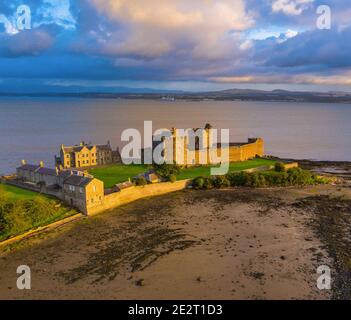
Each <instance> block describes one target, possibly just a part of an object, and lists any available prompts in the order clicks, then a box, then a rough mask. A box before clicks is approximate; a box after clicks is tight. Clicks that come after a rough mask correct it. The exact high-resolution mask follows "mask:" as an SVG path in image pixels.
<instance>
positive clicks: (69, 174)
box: [16, 161, 104, 214]
mask: <svg viewBox="0 0 351 320" xmlns="http://www.w3.org/2000/svg"><path fill="white" fill-rule="evenodd" d="M16 175H17V183H18V184H19V185H20V186H21V187H25V188H26V187H27V188H30V189H32V190H35V191H38V192H42V193H45V194H50V195H54V196H56V197H57V198H59V199H61V200H63V201H64V202H66V203H67V204H69V205H71V206H73V207H76V208H78V209H79V210H81V211H82V212H83V213H85V214H87V213H88V212H89V210H90V209H92V208H94V207H97V206H100V205H102V204H103V202H104V183H103V182H102V181H100V180H98V179H95V178H94V177H93V176H91V175H88V174H85V173H84V172H81V171H77V170H62V171H59V170H58V169H57V168H56V169H50V168H45V167H44V163H43V162H41V163H40V164H39V165H33V164H27V163H26V162H25V161H22V165H21V166H20V167H18V168H17V169H16Z"/></svg>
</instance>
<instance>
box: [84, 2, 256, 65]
mask: <svg viewBox="0 0 351 320" xmlns="http://www.w3.org/2000/svg"><path fill="white" fill-rule="evenodd" d="M90 1H91V3H92V4H93V5H94V6H95V7H96V8H97V9H98V10H99V12H101V13H103V14H105V15H107V16H108V17H109V19H111V20H112V21H116V22H118V23H119V24H121V25H122V26H123V27H124V28H125V30H126V34H125V36H124V37H120V36H118V39H119V41H118V42H117V43H114V44H113V45H112V44H108V45H107V46H106V48H105V49H106V50H107V51H108V52H113V53H115V54H136V55H141V56H148V57H157V56H160V55H163V54H167V53H170V52H172V51H174V50H177V51H178V52H181V51H182V50H184V49H186V50H189V49H190V50H191V53H192V54H193V56H194V57H197V58H208V59H216V58H223V56H225V55H227V54H229V53H230V51H232V50H234V48H235V47H234V44H235V42H236V41H237V40H238V38H237V37H236V36H235V34H234V32H238V31H242V30H246V29H247V28H249V27H250V26H252V25H253V19H252V17H251V16H250V15H249V14H248V13H247V12H246V10H245V2H244V1H243V0H237V1H224V0H222V1H213V0H194V1H191V2H190V1H187V0H163V1H159V0H148V1H129V0H90ZM115 39H116V40H117V36H116V38H115ZM237 44H238V42H237Z"/></svg>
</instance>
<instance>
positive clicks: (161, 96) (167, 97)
mask: <svg viewBox="0 0 351 320" xmlns="http://www.w3.org/2000/svg"><path fill="white" fill-rule="evenodd" d="M1 97H9V98H11V97H13V98H21V97H27V98H81V99H126V100H159V101H165V102H176V101H178V100H180V101H261V102H292V103H339V104H351V94H348V93H318V92H290V91H282V90H275V91H254V90H252V91H245V90H242V91H240V90H239V91H238V90H236V91H235V92H231V91H230V92H227V91H218V92H202V93H191V92H190V93H180V92H174V93H172V92H159V93H157V92H155V93H109V92H105V93H104V92H77V93H73V92H69V93H59V92H52V93H40V92H39V93H0V98H1Z"/></svg>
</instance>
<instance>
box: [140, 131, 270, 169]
mask: <svg viewBox="0 0 351 320" xmlns="http://www.w3.org/2000/svg"><path fill="white" fill-rule="evenodd" d="M211 130H212V128H211V127H210V125H206V126H205V128H204V129H200V128H196V129H192V132H193V133H194V135H193V136H192V137H191V136H190V135H184V130H179V129H176V128H172V130H171V131H170V133H171V136H167V137H166V136H164V135H163V134H161V137H158V138H156V139H154V143H153V150H155V148H157V147H158V146H159V145H160V144H163V146H162V147H163V149H164V151H163V154H162V156H163V157H164V158H165V159H167V160H169V161H170V162H173V163H176V164H178V165H185V166H194V165H195V166H196V165H211V164H218V163H219V162H220V161H221V159H220V158H217V159H213V158H214V157H213V156H211V152H213V150H214V153H215V155H216V156H220V155H221V152H225V153H226V154H228V159H227V161H229V162H237V161H246V160H249V159H252V158H255V157H257V156H258V157H263V156H264V140H263V139H262V138H249V139H248V141H247V142H230V143H229V144H227V145H223V146H222V145H221V144H220V143H214V142H212V132H211ZM155 140H156V141H155ZM143 153H145V150H143Z"/></svg>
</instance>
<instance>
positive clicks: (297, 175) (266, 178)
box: [194, 168, 330, 189]
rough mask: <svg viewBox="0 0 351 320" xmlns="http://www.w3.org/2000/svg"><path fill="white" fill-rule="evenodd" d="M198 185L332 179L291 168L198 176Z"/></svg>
mask: <svg viewBox="0 0 351 320" xmlns="http://www.w3.org/2000/svg"><path fill="white" fill-rule="evenodd" d="M195 181H196V186H197V188H199V189H209V188H212V187H214V188H218V189H219V188H225V187H229V186H231V187H242V186H246V187H252V188H262V187H274V186H277V187H284V186H305V185H314V184H324V183H328V182H329V181H330V180H329V179H326V178H321V177H318V176H316V175H314V174H312V173H311V172H310V171H307V170H302V169H300V168H293V169H289V170H288V171H284V172H280V171H265V172H253V173H247V172H238V173H236V172H231V173H229V174H227V175H226V176H216V177H211V178H202V177H199V178H196V179H195V180H194V182H195Z"/></svg>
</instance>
